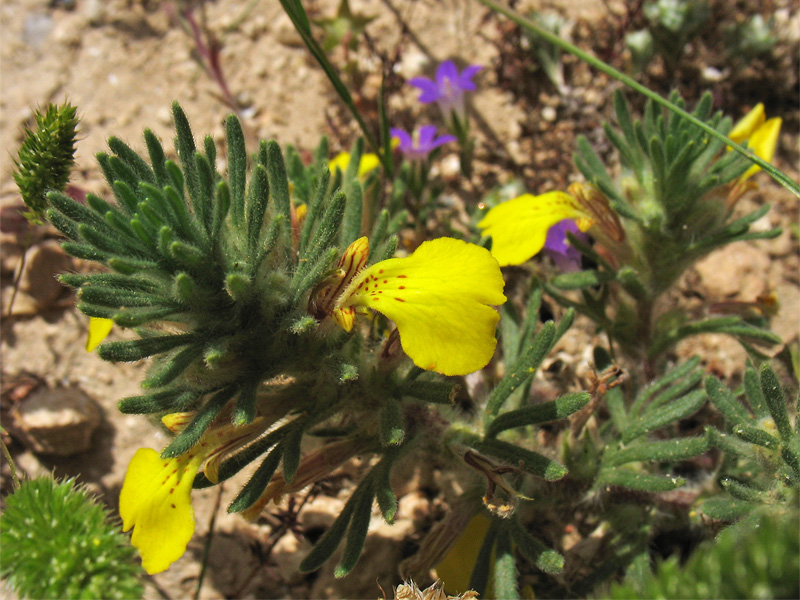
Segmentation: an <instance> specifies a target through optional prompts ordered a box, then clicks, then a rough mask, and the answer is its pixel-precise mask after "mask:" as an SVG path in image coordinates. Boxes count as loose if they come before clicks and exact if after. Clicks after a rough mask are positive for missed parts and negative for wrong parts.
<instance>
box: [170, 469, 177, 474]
mask: <svg viewBox="0 0 800 600" xmlns="http://www.w3.org/2000/svg"><path fill="white" fill-rule="evenodd" d="M177 472H178V469H175V470H174V471H172V473H170V475H175V473H177Z"/></svg>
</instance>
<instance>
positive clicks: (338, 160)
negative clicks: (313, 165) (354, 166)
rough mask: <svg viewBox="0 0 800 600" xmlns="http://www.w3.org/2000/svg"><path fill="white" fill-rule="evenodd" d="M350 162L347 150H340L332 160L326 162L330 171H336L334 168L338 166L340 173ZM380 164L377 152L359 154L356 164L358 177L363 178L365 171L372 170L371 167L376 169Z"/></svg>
mask: <svg viewBox="0 0 800 600" xmlns="http://www.w3.org/2000/svg"><path fill="white" fill-rule="evenodd" d="M349 164H350V153H349V152H340V153H339V154H337V155H336V156H335V157H334V158H333V160H331V161H330V162H329V163H328V168H329V169H330V171H331V173H336V169H337V168H338V169H339V170H340V171H341V172H342V173H344V172H345V170H346V169H347V165H349ZM380 164H381V161H380V158H378V155H377V154H373V153H368V154H363V155H362V156H361V162H360V163H359V165H358V177H359V178H360V179H363V178H364V177H366V176H367V173H369V172H370V171H372V170H373V169H377V168H378V167H379V166H380Z"/></svg>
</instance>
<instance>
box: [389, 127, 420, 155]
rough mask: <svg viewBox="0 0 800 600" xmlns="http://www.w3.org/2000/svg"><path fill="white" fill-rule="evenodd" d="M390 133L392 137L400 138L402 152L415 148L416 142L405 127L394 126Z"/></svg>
mask: <svg viewBox="0 0 800 600" xmlns="http://www.w3.org/2000/svg"><path fill="white" fill-rule="evenodd" d="M389 133H390V134H391V136H392V137H396V138H397V139H399V140H400V152H409V151H411V150H413V148H414V142H413V141H412V139H411V136H410V135H408V133H407V132H406V131H404V130H403V129H398V128H396V127H392V128H391V129H390V130H389Z"/></svg>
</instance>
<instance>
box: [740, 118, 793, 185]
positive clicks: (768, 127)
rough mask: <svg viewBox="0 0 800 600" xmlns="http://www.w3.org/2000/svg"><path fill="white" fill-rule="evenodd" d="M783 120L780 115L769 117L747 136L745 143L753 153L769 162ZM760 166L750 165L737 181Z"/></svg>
mask: <svg viewBox="0 0 800 600" xmlns="http://www.w3.org/2000/svg"><path fill="white" fill-rule="evenodd" d="M782 124H783V120H782V119H781V118H780V117H775V118H773V119H770V120H769V121H767V122H766V123H764V124H763V125H761V126H760V127H759V128H758V129H756V131H755V132H754V133H753V134H752V135H751V136H750V137H749V138H748V140H747V145H748V147H749V148H750V149H751V150H752V151H753V153H754V154H755V155H756V156H758V157H759V158H763V159H764V160H765V161H767V162H769V163H771V162H772V158H773V157H774V156H775V149H776V148H777V147H778V135H779V134H780V132H781V125H782ZM760 170H761V167H759V166H758V165H752V166H751V167H750V168H749V169H747V171H745V172H744V175H742V176H741V177H740V178H739V181H744V180H745V179H747V178H749V177H752V176H753V175H754V174H755V173H758V172H759V171H760Z"/></svg>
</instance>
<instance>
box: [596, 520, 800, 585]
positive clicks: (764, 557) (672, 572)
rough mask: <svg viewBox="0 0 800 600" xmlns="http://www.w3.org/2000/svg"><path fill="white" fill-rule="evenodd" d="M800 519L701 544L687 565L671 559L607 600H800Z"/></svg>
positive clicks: (757, 525) (745, 526)
mask: <svg viewBox="0 0 800 600" xmlns="http://www.w3.org/2000/svg"><path fill="white" fill-rule="evenodd" d="M799 529H800V522H799V521H798V518H797V513H796V512H795V513H794V514H787V515H775V514H772V515H770V514H765V513H760V514H757V515H754V517H753V518H752V519H748V521H747V522H745V523H742V524H741V525H737V526H735V527H729V528H727V529H725V530H724V531H723V532H722V533H720V534H719V536H717V539H716V540H714V541H713V542H711V541H709V542H706V543H704V544H702V545H701V546H700V547H699V548H697V550H695V552H694V553H693V554H692V556H691V557H690V558H689V560H688V561H687V562H686V563H685V564H681V562H680V560H679V559H678V558H677V557H671V558H669V559H667V560H665V561H663V562H660V563H658V564H657V565H656V568H655V570H654V571H651V570H649V569H646V570H644V571H640V572H636V571H635V570H631V571H629V575H628V576H627V577H626V579H625V581H624V582H623V583H621V584H615V585H613V586H612V587H611V589H610V590H609V592H608V593H607V594H603V595H602V596H599V597H602V598H619V599H623V598H625V599H628V598H797V597H798V595H800V583H798V582H800V543H798V536H797V532H798V530H799Z"/></svg>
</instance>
